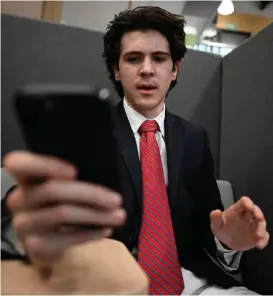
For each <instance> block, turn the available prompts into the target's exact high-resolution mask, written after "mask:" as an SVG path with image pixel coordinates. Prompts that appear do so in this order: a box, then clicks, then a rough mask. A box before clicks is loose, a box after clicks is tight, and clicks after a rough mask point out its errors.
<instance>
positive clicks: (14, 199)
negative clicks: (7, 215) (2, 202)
mask: <svg viewBox="0 0 273 296" xmlns="http://www.w3.org/2000/svg"><path fill="white" fill-rule="evenodd" d="M22 198H23V196H22V191H21V190H20V188H15V189H14V190H13V191H12V192H11V193H10V194H9V195H8V197H7V201H6V205H7V207H8V209H9V210H10V211H11V212H15V211H16V210H17V209H18V203H20V199H22ZM18 199H19V200H18Z"/></svg>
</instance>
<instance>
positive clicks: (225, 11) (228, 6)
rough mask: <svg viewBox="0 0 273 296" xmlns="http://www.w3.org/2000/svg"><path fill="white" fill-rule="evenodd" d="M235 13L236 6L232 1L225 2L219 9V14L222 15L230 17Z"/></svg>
mask: <svg viewBox="0 0 273 296" xmlns="http://www.w3.org/2000/svg"><path fill="white" fill-rule="evenodd" d="M233 12H234V5H233V3H232V1H231V0H223V1H222V3H221V4H220V6H219V7H218V13H219V14H222V15H229V14H232V13H233Z"/></svg>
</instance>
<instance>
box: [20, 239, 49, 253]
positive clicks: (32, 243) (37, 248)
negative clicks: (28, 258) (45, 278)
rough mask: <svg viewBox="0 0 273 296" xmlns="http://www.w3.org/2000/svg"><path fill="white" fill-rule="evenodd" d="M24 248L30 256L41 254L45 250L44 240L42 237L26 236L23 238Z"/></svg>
mask: <svg viewBox="0 0 273 296" xmlns="http://www.w3.org/2000/svg"><path fill="white" fill-rule="evenodd" d="M24 241H25V246H26V249H27V251H28V252H29V253H30V254H36V255H39V254H43V253H45V251H46V249H45V246H46V243H47V242H46V239H45V238H44V237H42V236H28V237H26V238H25V240H24Z"/></svg>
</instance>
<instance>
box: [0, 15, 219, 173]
mask: <svg viewBox="0 0 273 296" xmlns="http://www.w3.org/2000/svg"><path fill="white" fill-rule="evenodd" d="M102 37H103V34H102V33H100V32H95V31H91V30H86V29H80V28H75V27H69V26H65V25H57V24H52V23H48V22H43V21H37V20H31V19H27V18H22V17H15V16H10V15H4V14H2V94H1V97H2V157H3V156H4V155H5V154H6V153H7V152H8V151H11V150H14V149H22V148H24V147H25V146H24V143H23V140H22V137H21V134H20V132H19V128H18V126H17V123H16V120H15V118H14V115H13V111H12V105H11V99H12V95H13V93H14V92H15V91H16V90H17V89H18V87H21V86H23V85H24V84H26V83H43V82H45V83H49V82H53V83H56V82H57V83H58V82H65V83H87V84H93V83H95V84H96V85H98V86H106V87H109V88H110V89H111V90H113V88H112V86H111V83H110V81H109V80H108V78H107V73H106V71H105V66H104V61H103V60H102V58H101V53H102V49H103V43H102ZM220 63H221V58H220V57H218V56H214V55H212V54H206V53H201V52H196V51H189V52H188V54H187V56H186V58H185V61H184V62H183V63H182V64H181V69H180V73H179V77H178V84H177V85H176V87H175V89H174V90H173V91H171V92H170V94H169V97H168V99H167V106H168V108H169V109H170V111H173V112H174V113H176V114H178V115H180V116H183V117H185V118H186V119H193V120H194V121H196V122H198V123H200V124H202V125H203V126H204V127H205V128H206V129H207V131H208V133H209V137H210V139H211V145H212V152H213V156H214V158H215V161H216V168H218V157H219V123H220V122H219V121H220V118H219V108H220V105H219V104H220V103H219V102H220V80H221V77H220V72H219V67H220ZM213 76H214V77H215V78H214V80H213V87H212V88H209V85H211V77H213ZM206 89H210V91H209V92H207V93H206V94H205V95H204V91H205V90H206ZM116 98H117V100H118V97H117V96H116ZM200 110H201V111H202V112H200ZM207 115H209V117H208V116H207Z"/></svg>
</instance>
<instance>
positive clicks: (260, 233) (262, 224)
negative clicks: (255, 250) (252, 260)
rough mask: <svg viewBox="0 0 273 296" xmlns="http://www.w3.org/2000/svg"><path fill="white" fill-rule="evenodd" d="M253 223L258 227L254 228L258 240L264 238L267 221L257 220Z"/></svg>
mask: <svg viewBox="0 0 273 296" xmlns="http://www.w3.org/2000/svg"><path fill="white" fill-rule="evenodd" d="M253 223H256V229H255V230H254V233H255V238H256V240H257V239H258V240H259V239H262V238H264V237H265V234H266V221H265V220H263V221H259V222H258V221H255V222H253Z"/></svg>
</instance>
